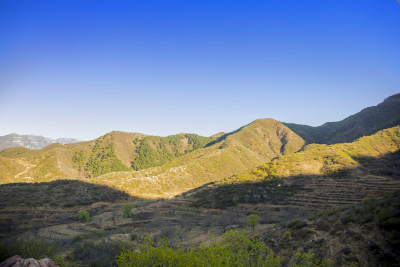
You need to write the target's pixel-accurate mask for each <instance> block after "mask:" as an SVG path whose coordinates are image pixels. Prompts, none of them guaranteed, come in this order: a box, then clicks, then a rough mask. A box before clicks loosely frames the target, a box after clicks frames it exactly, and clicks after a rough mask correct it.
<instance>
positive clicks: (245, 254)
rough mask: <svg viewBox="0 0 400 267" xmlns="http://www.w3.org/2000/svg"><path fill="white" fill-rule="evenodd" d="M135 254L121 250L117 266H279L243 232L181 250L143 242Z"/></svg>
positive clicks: (232, 233)
mask: <svg viewBox="0 0 400 267" xmlns="http://www.w3.org/2000/svg"><path fill="white" fill-rule="evenodd" d="M145 241H146V242H145V243H144V244H142V245H141V246H140V247H139V251H136V250H127V249H125V250H123V251H122V253H121V254H120V255H119V256H118V257H117V264H118V266H121V267H128V266H279V262H280V261H279V257H275V256H274V253H273V252H272V251H271V250H270V249H268V248H267V247H265V245H264V244H263V243H262V242H261V241H260V240H258V239H251V238H250V237H249V234H248V233H247V232H246V231H243V232H239V231H233V230H231V231H229V232H227V233H225V234H224V236H223V238H222V242H221V243H219V244H217V242H216V241H215V240H211V243H210V245H208V246H205V245H202V246H200V247H197V248H192V249H189V250H184V249H183V248H178V249H174V248H171V247H169V246H168V243H167V241H166V240H162V241H160V242H158V243H157V244H154V242H153V241H152V240H151V239H150V238H147V239H146V240H145Z"/></svg>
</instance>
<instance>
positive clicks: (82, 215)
mask: <svg viewBox="0 0 400 267" xmlns="http://www.w3.org/2000/svg"><path fill="white" fill-rule="evenodd" d="M89 218H90V214H89V212H88V211H87V210H80V211H79V212H78V219H79V220H80V221H81V222H87V221H89Z"/></svg>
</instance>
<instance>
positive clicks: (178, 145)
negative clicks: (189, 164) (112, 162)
mask: <svg viewBox="0 0 400 267" xmlns="http://www.w3.org/2000/svg"><path fill="white" fill-rule="evenodd" d="M184 138H187V145H185V142H183V139H184ZM212 140H214V138H211V137H203V136H200V135H197V134H185V135H179V134H178V135H170V136H167V137H157V136H148V137H145V138H144V139H143V140H141V141H140V142H139V140H134V142H135V143H139V145H138V146H137V148H136V153H137V157H136V158H135V159H134V161H132V168H133V169H134V170H142V169H147V168H151V167H156V166H161V165H163V164H165V163H167V162H170V161H171V160H173V159H174V158H176V157H179V156H182V155H184V154H186V153H189V152H191V151H193V150H196V149H199V148H203V147H204V146H206V145H207V144H208V143H209V142H211V141H212Z"/></svg>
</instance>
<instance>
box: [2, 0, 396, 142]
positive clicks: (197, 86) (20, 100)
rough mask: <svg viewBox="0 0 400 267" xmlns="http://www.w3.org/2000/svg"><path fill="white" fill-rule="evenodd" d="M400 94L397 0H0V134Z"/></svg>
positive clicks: (183, 119)
mask: <svg viewBox="0 0 400 267" xmlns="http://www.w3.org/2000/svg"><path fill="white" fill-rule="evenodd" d="M398 92H400V4H399V3H398V2H397V1H396V0H338V1H321V0H315V1H307V0H305V1H298V0H296V1H292V0H290V1H287V0H269V1H256V0H254V1H252V0H242V1H236V0H225V1H222V0H209V1H207V0H192V1H190V0H171V1H165V0H164V1H152V0H141V1H136V0H131V1H128V0H126V1H122V0H109V1H94V0H66V1H61V0H57V1H54V0H48V1H45V0H41V1H39V0H38V1H29V0H26V1H20V0H1V1H0V122H1V123H0V135H5V134H8V133H11V132H15V133H19V134H39V135H44V136H48V137H75V138H80V139H83V140H88V139H93V138H96V137H98V136H101V135H103V134H105V133H107V132H110V131H112V130H121V131H128V132H141V133H147V134H154V135H163V136H164V135H169V134H176V133H180V132H193V133H198V134H201V135H212V134H214V133H216V132H220V131H225V132H229V131H232V130H235V129H237V128H239V127H241V126H243V125H245V124H247V123H250V122H251V121H253V120H255V119H257V118H275V119H277V120H280V121H285V122H295V123H301V124H308V125H313V126H317V125H320V124H323V123H324V122H326V121H337V120H341V119H343V118H345V117H347V116H349V115H351V114H354V113H356V112H358V111H360V110H361V109H363V108H365V107H367V106H372V105H376V104H378V103H380V102H382V101H383V99H384V98H386V97H388V96H390V95H392V94H395V93H398Z"/></svg>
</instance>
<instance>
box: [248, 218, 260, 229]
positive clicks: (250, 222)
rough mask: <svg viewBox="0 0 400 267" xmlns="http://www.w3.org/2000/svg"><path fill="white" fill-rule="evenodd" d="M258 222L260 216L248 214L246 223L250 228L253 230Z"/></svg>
mask: <svg viewBox="0 0 400 267" xmlns="http://www.w3.org/2000/svg"><path fill="white" fill-rule="evenodd" d="M259 222H260V216H258V215H256V214H250V215H249V216H248V217H247V225H248V226H249V227H250V228H251V230H253V231H254V230H255V229H256V227H257V225H258V224H259Z"/></svg>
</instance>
